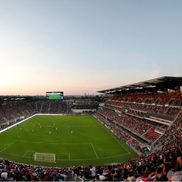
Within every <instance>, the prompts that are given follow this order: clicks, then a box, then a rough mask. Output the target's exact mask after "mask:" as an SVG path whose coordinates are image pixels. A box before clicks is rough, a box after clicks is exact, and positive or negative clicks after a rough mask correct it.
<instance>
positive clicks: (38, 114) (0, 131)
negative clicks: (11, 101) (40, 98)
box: [0, 113, 63, 133]
mask: <svg viewBox="0 0 182 182" xmlns="http://www.w3.org/2000/svg"><path fill="white" fill-rule="evenodd" d="M41 115H63V114H42V113H37V114H33V115H32V116H30V117H28V118H26V119H23V120H22V121H19V122H17V123H15V124H13V125H11V126H8V127H7V128H4V129H3V130H0V133H3V132H5V131H7V130H9V129H11V128H13V127H15V126H17V125H19V124H21V123H23V122H25V121H27V120H29V119H31V118H33V117H34V116H41Z"/></svg>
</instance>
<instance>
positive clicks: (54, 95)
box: [46, 91, 64, 100]
mask: <svg viewBox="0 0 182 182" xmlns="http://www.w3.org/2000/svg"><path fill="white" fill-rule="evenodd" d="M46 97H47V99H49V100H63V99H64V96H63V92H60V91H58V92H56V91H53V92H46Z"/></svg>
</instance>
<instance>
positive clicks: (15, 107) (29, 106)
mask: <svg viewBox="0 0 182 182" xmlns="http://www.w3.org/2000/svg"><path fill="white" fill-rule="evenodd" d="M70 112H71V107H70V106H69V104H68V103H67V102H66V101H51V100H32V101H22V100H20V101H14V100H13V101H6V100H5V101H0V129H3V128H5V127H7V126H9V125H11V124H13V123H16V122H18V121H20V120H22V119H24V118H26V117H29V116H31V115H33V114H35V113H50V114H58V113H70Z"/></svg>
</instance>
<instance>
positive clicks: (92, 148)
mask: <svg viewBox="0 0 182 182" xmlns="http://www.w3.org/2000/svg"><path fill="white" fill-rule="evenodd" d="M90 145H91V147H92V150H93V151H94V154H95V156H96V158H97V159H99V156H98V154H97V152H96V150H95V148H94V145H93V144H92V143H90Z"/></svg>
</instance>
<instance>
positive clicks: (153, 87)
mask: <svg viewBox="0 0 182 182" xmlns="http://www.w3.org/2000/svg"><path fill="white" fill-rule="evenodd" d="M180 86H182V77H172V76H163V77H159V78H155V79H151V80H146V81H143V82H137V83H134V84H129V85H124V86H121V87H116V88H112V89H107V90H101V91H98V92H99V93H105V94H113V93H136V92H145V91H150V92H151V91H152V92H154V91H167V90H168V89H171V90H175V89H176V88H179V87H180Z"/></svg>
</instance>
